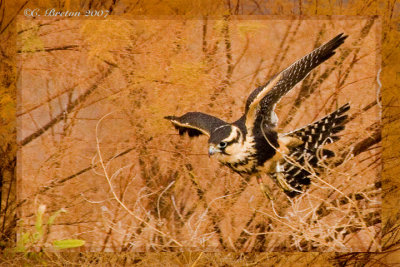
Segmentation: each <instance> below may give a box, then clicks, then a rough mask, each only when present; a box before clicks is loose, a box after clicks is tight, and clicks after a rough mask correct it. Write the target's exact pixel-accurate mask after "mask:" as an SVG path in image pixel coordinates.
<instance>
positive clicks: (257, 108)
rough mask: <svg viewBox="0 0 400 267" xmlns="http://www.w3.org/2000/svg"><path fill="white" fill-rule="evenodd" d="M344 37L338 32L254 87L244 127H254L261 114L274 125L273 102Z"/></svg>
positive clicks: (327, 56) (329, 54)
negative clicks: (265, 81) (261, 84)
mask: <svg viewBox="0 0 400 267" xmlns="http://www.w3.org/2000/svg"><path fill="white" fill-rule="evenodd" d="M346 38H347V36H346V35H343V33H341V34H339V35H338V36H336V37H335V38H333V39H332V40H330V41H329V42H327V43H325V44H323V45H322V46H320V47H318V48H317V49H315V50H314V51H312V52H311V53H309V54H308V55H306V56H304V57H303V58H301V59H299V60H298V61H296V62H295V63H293V64H292V65H291V66H290V67H288V68H286V69H285V70H283V71H282V72H280V73H279V74H277V75H275V76H274V77H272V79H271V80H269V81H268V83H267V84H265V85H263V86H260V87H258V88H257V89H255V90H254V91H253V92H252V93H251V94H250V96H249V97H248V99H247V102H246V110H245V115H246V127H247V128H249V127H254V122H255V120H256V118H257V116H260V115H261V116H263V118H264V122H265V123H267V124H269V125H275V124H276V122H275V121H274V113H273V111H274V108H275V104H276V103H277V102H278V101H279V100H280V99H281V97H282V96H284V95H285V94H286V93H288V92H289V91H290V90H291V89H292V88H293V87H294V86H295V85H296V84H297V83H298V82H300V81H301V80H303V79H304V78H305V77H306V76H307V74H308V73H309V72H310V71H311V70H312V69H314V68H315V67H317V66H318V65H320V64H321V63H322V62H324V61H325V60H327V59H329V58H330V57H331V56H333V55H334V54H335V49H336V48H338V47H339V46H340V45H341V44H343V42H344V40H345V39H346Z"/></svg>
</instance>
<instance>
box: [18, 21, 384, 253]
mask: <svg viewBox="0 0 400 267" xmlns="http://www.w3.org/2000/svg"><path fill="white" fill-rule="evenodd" d="M378 29H379V27H378V26H377V24H376V21H375V20H374V19H373V18H370V19H361V18H353V19H340V18H339V19H338V18H336V19H332V20H329V19H324V20H322V19H321V20H319V19H309V20H294V19H249V18H246V17H243V18H240V17H239V18H236V19H233V18H230V19H219V20H214V19H210V18H206V17H205V18H203V19H184V18H181V19H172V18H171V19H169V18H165V19H157V20H155V19H144V18H143V19H137V20H109V21H94V20H92V21H74V20H68V21H66V20H38V19H35V20H22V21H20V24H19V26H18V31H19V32H21V34H20V35H19V39H18V46H17V49H18V52H19V54H18V70H19V73H20V75H19V82H18V101H19V106H18V110H17V119H18V120H17V122H18V128H17V129H18V132H17V135H18V142H19V144H20V146H21V149H20V151H19V154H18V175H17V177H18V203H19V209H18V216H19V217H20V218H21V219H22V222H23V223H21V229H23V230H22V231H28V230H27V229H29V228H30V227H33V226H34V224H35V218H36V217H37V211H38V209H39V206H40V205H46V214H45V215H44V216H45V217H46V216H47V217H49V216H51V215H52V214H54V213H55V212H57V211H59V210H60V209H65V210H66V211H67V212H66V213H63V214H62V215H60V216H58V217H57V219H56V221H55V222H54V224H52V225H51V227H48V228H47V230H46V232H45V235H44V237H43V239H41V242H40V243H37V244H35V247H37V248H38V249H40V247H46V246H48V244H50V243H51V242H52V241H53V240H59V239H65V238H77V239H82V240H85V241H86V245H85V248H84V249H85V250H88V251H181V250H196V251H241V252H248V251H324V252H326V251H345V252H350V251H379V250H380V236H379V231H380V225H381V220H380V182H379V181H380V171H381V162H380V156H381V146H380V142H379V141H380V114H379V112H380V108H379V105H380V100H379V99H377V96H379V91H378V89H379V85H378V83H377V74H378V71H379V69H380V57H379V43H378V41H377V40H378V36H379V31H378ZM342 32H344V33H345V34H346V35H349V37H348V39H347V40H346V41H345V43H344V44H343V45H342V46H341V47H339V49H338V50H337V52H336V54H335V55H334V56H333V57H332V58H331V59H329V60H328V61H326V62H325V63H323V64H322V65H321V66H320V67H318V68H317V69H315V70H314V71H313V72H312V73H311V74H310V75H309V76H308V77H307V78H306V79H305V80H303V81H302V82H301V83H300V84H299V85H298V86H297V87H296V88H295V89H294V90H292V92H291V93H290V94H288V95H287V96H285V97H284V98H283V99H282V101H281V102H280V103H279V105H278V106H277V109H276V112H277V114H278V117H279V124H278V131H279V132H282V133H284V132H288V131H292V130H294V129H296V128H299V127H303V126H304V125H306V124H308V123H311V122H313V121H316V120H318V119H319V118H322V117H323V116H325V115H326V114H328V113H330V112H332V111H334V110H335V109H336V108H338V107H340V106H341V105H343V104H345V103H347V102H350V104H351V109H350V111H349V122H348V124H347V126H346V129H345V130H344V131H343V132H341V133H340V135H341V140H340V141H339V142H337V143H335V144H334V145H332V146H331V148H332V149H333V150H334V151H335V152H336V155H337V156H336V157H335V159H334V162H333V163H332V165H331V166H328V168H327V171H326V173H324V174H323V175H321V176H320V177H317V178H316V179H314V180H313V183H312V185H311V187H310V189H309V190H308V191H307V192H306V193H305V194H303V195H302V196H300V197H297V198H295V199H292V200H290V199H288V198H287V197H286V196H285V194H284V193H283V192H282V191H281V190H280V189H279V188H277V187H276V186H275V185H274V184H273V183H272V182H271V180H270V179H269V178H268V177H267V176H266V175H265V176H264V177H263V179H264V181H265V182H266V183H267V184H268V185H269V186H270V187H271V188H272V189H273V192H272V193H273V195H274V197H275V200H274V201H269V200H267V199H266V198H265V197H264V196H263V195H262V193H261V192H260V190H259V187H258V185H257V182H256V180H255V179H254V178H253V179H252V180H250V181H249V182H248V183H246V182H245V181H243V179H242V178H241V177H240V176H239V175H237V174H235V173H233V172H232V171H231V170H230V169H228V168H226V167H221V166H220V165H219V163H218V162H217V161H216V160H214V159H213V158H209V157H208V155H207V138H206V137H199V138H194V139H190V138H189V137H187V136H184V137H181V136H179V135H178V133H177V132H176V131H175V129H174V128H173V127H172V125H171V124H170V123H169V122H168V121H166V120H164V119H163V117H164V116H166V115H182V114H184V113H186V112H188V111H201V112H205V113H209V114H211V115H215V116H218V117H220V118H221V119H224V120H226V121H228V122H231V121H234V120H236V119H238V118H239V117H240V116H241V114H242V113H243V111H244V105H245V101H246V99H247V96H248V95H249V94H250V93H251V92H252V90H253V89H255V88H256V87H257V86H259V85H262V84H264V83H265V82H266V81H268V79H269V78H270V77H271V76H272V75H274V74H276V73H277V72H279V71H281V70H283V69H285V68H286V67H288V66H289V65H290V64H291V63H293V62H294V61H296V60H297V59H299V58H301V57H302V56H304V55H306V54H307V53H309V52H311V51H312V50H313V49H314V48H316V47H318V46H320V45H321V44H323V43H325V42H327V41H329V40H330V39H331V38H333V37H334V36H336V35H337V34H339V33H342Z"/></svg>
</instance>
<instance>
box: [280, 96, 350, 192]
mask: <svg viewBox="0 0 400 267" xmlns="http://www.w3.org/2000/svg"><path fill="white" fill-rule="evenodd" d="M349 109H350V105H349V104H348V103H347V104H345V105H343V106H342V107H340V108H339V109H337V110H336V111H334V112H332V113H331V114H329V115H327V116H326V117H324V118H322V119H320V120H319V121H316V122H314V123H311V124H309V125H307V126H305V127H303V128H300V129H297V130H295V131H293V132H290V133H287V134H285V135H284V136H283V138H287V137H289V138H293V139H295V140H301V141H298V142H297V144H296V145H293V146H290V145H288V148H289V155H288V159H287V160H285V161H284V162H283V163H282V164H281V172H280V173H279V172H278V173H277V174H275V175H274V176H276V177H273V178H275V179H277V180H278V182H279V181H280V182H282V178H283V181H284V182H286V185H289V186H286V188H285V187H282V188H283V189H284V191H285V193H286V194H287V195H288V196H290V197H294V196H296V195H298V194H301V193H302V192H303V188H304V189H305V188H306V186H307V185H309V184H310V183H311V180H310V177H311V172H310V167H311V168H312V169H313V170H314V171H315V172H317V173H318V170H319V167H321V166H320V162H321V161H323V160H324V159H326V158H330V157H333V156H334V155H335V154H334V153H333V152H332V151H331V150H328V149H324V148H321V146H323V145H325V144H331V143H333V142H335V141H337V140H339V136H337V135H336V134H337V133H339V132H340V131H342V130H343V129H344V124H345V123H346V119H347V115H346V114H345V113H346V112H347V111H348V110H349ZM279 176H281V177H279Z"/></svg>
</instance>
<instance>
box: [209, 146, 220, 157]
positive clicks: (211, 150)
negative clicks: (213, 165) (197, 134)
mask: <svg viewBox="0 0 400 267" xmlns="http://www.w3.org/2000/svg"><path fill="white" fill-rule="evenodd" d="M219 152H221V150H219V149H218V148H216V147H215V146H213V145H211V146H210V147H209V148H208V156H212V155H214V154H215V153H219Z"/></svg>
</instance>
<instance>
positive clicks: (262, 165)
mask: <svg viewBox="0 0 400 267" xmlns="http://www.w3.org/2000/svg"><path fill="white" fill-rule="evenodd" d="M346 38H347V36H343V34H340V35H338V36H336V37H335V38H333V39H332V40H331V41H329V42H327V43H326V44H324V45H322V46H320V47H319V48H317V49H315V50H314V51H312V52H311V53H310V54H308V55H306V56H305V57H303V58H301V59H300V60H298V61H296V62H295V63H294V64H292V65H291V66H290V67H288V68H287V69H285V70H283V71H282V72H280V73H278V74H277V75H275V76H274V77H272V79H271V80H269V81H268V83H267V84H265V85H263V86H260V87H258V88H257V89H255V90H254V91H253V92H252V93H251V94H250V96H249V97H248V99H247V102H246V107H245V113H244V114H243V116H242V117H241V118H240V119H238V120H237V121H235V122H233V123H227V122H225V121H223V120H221V119H218V118H216V117H214V116H211V115H207V114H204V113H201V112H189V113H186V114H184V115H183V116H181V117H175V116H168V117H166V119H169V120H170V121H171V122H172V123H173V124H174V126H175V128H177V129H178V130H179V133H180V134H183V133H185V132H187V133H188V134H189V136H191V137H192V136H198V135H201V134H205V135H207V136H208V137H209V141H208V142H209V155H214V156H215V157H216V158H217V159H218V160H219V161H220V162H221V163H222V164H223V165H226V166H228V167H230V168H231V169H232V170H233V171H235V172H237V173H239V174H241V175H246V176H249V175H256V176H257V177H258V181H259V182H260V181H261V179H260V175H261V174H263V173H267V174H269V176H270V177H271V178H272V179H273V180H274V181H275V182H276V183H277V184H278V185H279V186H280V187H281V188H282V189H283V190H284V192H285V193H286V194H287V195H289V196H290V197H294V196H296V195H297V194H300V193H302V192H303V190H304V189H303V187H304V186H307V185H309V184H310V176H311V171H310V170H309V168H307V166H311V167H314V168H318V167H319V162H320V160H321V159H323V158H326V157H331V156H332V155H333V152H331V151H329V150H326V149H322V148H321V146H322V145H323V144H326V143H332V142H334V141H336V140H337V139H338V137H337V136H336V135H335V134H336V133H337V132H339V131H341V130H342V129H343V128H344V126H343V124H344V122H345V119H346V117H347V116H346V115H344V113H345V112H346V111H347V110H348V109H349V105H348V104H346V105H344V106H342V107H341V108H339V109H338V110H336V111H334V112H333V113H331V114H330V115H328V116H326V117H325V118H323V119H321V120H319V121H317V122H315V123H312V124H310V125H308V126H306V127H304V128H301V129H298V130H295V131H293V132H290V133H287V134H278V133H277V132H276V131H275V130H274V128H275V126H276V124H277V117H276V115H275V113H274V108H275V105H276V103H277V102H278V101H279V100H280V99H281V97H282V96H283V95H285V94H286V93H288V92H289V91H290V90H291V89H292V88H293V87H294V86H295V85H296V84H297V83H298V82H300V81H301V80H302V79H304V77H306V76H307V75H308V73H309V72H310V71H311V70H312V69H314V68H315V67H317V66H318V65H320V64H321V63H322V62H324V61H325V60H327V59H328V58H330V57H331V56H332V55H333V54H334V53H335V52H334V50H335V49H336V48H337V47H338V46H340V45H341V44H342V43H343V42H344V40H345V39H346Z"/></svg>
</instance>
